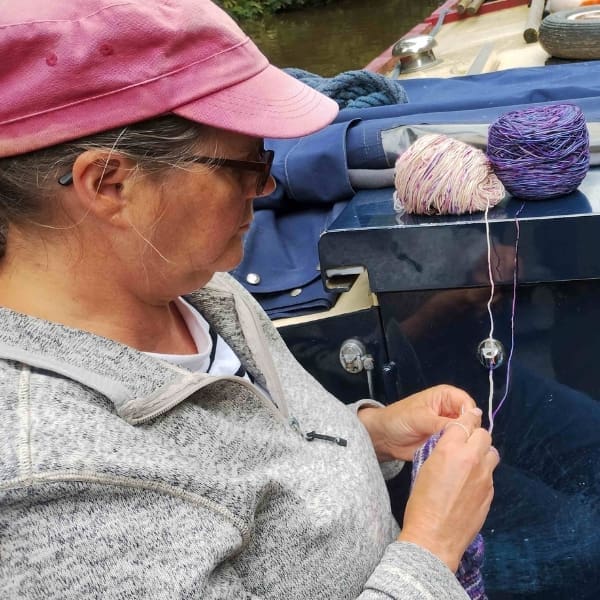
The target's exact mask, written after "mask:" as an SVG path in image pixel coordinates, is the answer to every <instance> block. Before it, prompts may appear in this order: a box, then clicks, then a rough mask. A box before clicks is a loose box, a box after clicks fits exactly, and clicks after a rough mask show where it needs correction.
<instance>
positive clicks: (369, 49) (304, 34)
mask: <svg viewBox="0 0 600 600" xmlns="http://www.w3.org/2000/svg"><path fill="white" fill-rule="evenodd" d="M440 4H441V2H439V1H437V0H436V1H426V0H423V1H421V0H374V1H370V2H369V1H366V0H337V1H334V2H333V4H330V5H327V6H321V7H318V8H312V9H303V10H300V11H292V12H286V13H278V14H276V15H273V16H269V17H264V18H263V19H262V20H260V21H255V22H248V21H247V22H244V23H243V24H242V27H243V28H244V29H245V31H246V32H247V33H248V34H249V35H250V37H252V38H253V39H254V40H255V41H256V43H257V44H258V46H259V47H260V48H261V49H262V51H263V52H264V53H265V54H266V55H267V56H268V57H269V59H270V60H271V62H273V63H274V64H276V65H277V66H279V67H300V68H302V69H306V70H308V71H312V72H313V73H317V74H319V75H323V76H331V75H335V74H337V73H340V72H341V71H347V70H350V69H358V68H361V67H363V66H365V65H366V64H367V63H368V62H370V61H371V60H372V59H373V58H375V57H376V56H378V55H379V54H380V53H381V52H382V51H383V50H385V49H386V48H388V47H389V46H390V45H391V44H393V43H394V42H395V41H396V40H397V39H398V38H400V37H402V35H404V34H405V33H406V32H407V31H408V30H409V29H411V28H412V27H413V26H414V25H416V24H417V23H420V22H421V21H422V20H423V18H424V17H426V16H428V15H429V14H431V12H432V11H433V10H435V9H436V8H437V7H438V6H439V5H440Z"/></svg>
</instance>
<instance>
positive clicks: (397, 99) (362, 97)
mask: <svg viewBox="0 0 600 600" xmlns="http://www.w3.org/2000/svg"><path fill="white" fill-rule="evenodd" d="M284 71H286V73H288V74H289V75H291V76H292V77H295V78H296V79H299V80H300V81H302V82H303V83H305V84H306V85H308V86H310V87H312V88H314V89H315V90H318V91H319V92H321V93H322V94H325V95H326V96H329V98H331V99H332V100H335V101H336V102H337V103H338V105H339V107H340V108H368V107H371V106H384V105H386V104H404V103H406V102H408V97H407V95H406V92H405V91H404V88H403V87H402V85H400V84H399V83H398V82H397V81H393V80H392V79H388V78H387V77H384V76H383V75H379V74H377V73H371V72H370V71H360V70H359V71H345V72H343V73H340V74H339V75H335V76H334V77H321V76H320V75H315V74H314V73H310V72H309V71H304V70H303V69H296V68H287V69H284Z"/></svg>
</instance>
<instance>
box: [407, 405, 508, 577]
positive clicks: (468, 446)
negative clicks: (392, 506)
mask: <svg viewBox="0 0 600 600" xmlns="http://www.w3.org/2000/svg"><path fill="white" fill-rule="evenodd" d="M480 421H481V411H480V410H479V409H477V408H476V409H469V410H467V412H466V413H465V414H464V415H463V416H461V417H460V418H459V419H458V420H456V421H454V423H455V426H451V425H447V426H446V429H445V431H444V433H443V434H442V437H441V438H440V440H439V442H438V443H437V445H436V447H435V448H434V449H433V451H432V453H431V454H430V456H429V458H428V459H427V460H426V461H425V462H424V463H423V466H422V467H421V470H420V471H419V473H418V475H417V477H416V479H415V482H414V486H413V489H412V493H411V495H410V498H409V500H408V503H407V505H406V510H405V512H404V524H403V527H402V531H401V533H400V535H399V537H398V540H399V541H405V542H412V543H414V544H417V545H419V546H421V547H423V548H426V549H427V550H429V551H430V552H431V553H433V554H435V555H436V556H438V557H439V558H440V559H441V560H442V561H443V562H444V563H446V564H447V565H448V567H449V568H450V569H451V570H452V571H456V569H457V568H458V563H459V561H460V559H461V557H462V555H463V554H464V551H465V550H466V548H467V546H468V545H469V544H470V543H471V541H472V540H473V538H474V537H475V536H476V535H477V533H478V532H479V530H480V529H481V527H482V525H483V522H484V521H485V518H486V516H487V513H488V511H489V508H490V504H491V502H492V497H493V495H494V487H493V481H492V473H493V471H494V469H495V468H496V466H497V465H498V462H499V460H500V459H499V456H498V452H497V451H496V449H495V448H494V447H493V446H492V445H491V442H492V440H491V436H490V434H489V433H488V432H487V431H486V430H485V429H481V428H480V427H479V425H480ZM458 424H460V425H458Z"/></svg>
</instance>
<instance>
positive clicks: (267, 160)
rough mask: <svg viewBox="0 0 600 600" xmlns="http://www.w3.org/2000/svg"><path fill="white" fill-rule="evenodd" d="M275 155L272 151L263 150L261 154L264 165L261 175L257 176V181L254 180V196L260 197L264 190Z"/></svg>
mask: <svg viewBox="0 0 600 600" xmlns="http://www.w3.org/2000/svg"><path fill="white" fill-rule="evenodd" d="M274 155H275V153H274V152H273V150H263V153H262V157H261V158H262V161H261V162H264V164H265V168H264V170H263V171H262V173H260V174H259V176H258V178H257V180H256V195H257V196H260V195H261V194H262V193H263V191H264V189H265V186H266V185H267V181H269V176H270V175H271V166H272V164H273V156H274Z"/></svg>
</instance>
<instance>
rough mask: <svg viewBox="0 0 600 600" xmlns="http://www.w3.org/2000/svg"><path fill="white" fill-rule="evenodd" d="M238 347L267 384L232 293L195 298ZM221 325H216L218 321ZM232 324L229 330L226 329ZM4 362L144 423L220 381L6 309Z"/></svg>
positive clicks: (0, 333)
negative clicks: (56, 379)
mask: <svg viewBox="0 0 600 600" xmlns="http://www.w3.org/2000/svg"><path fill="white" fill-rule="evenodd" d="M190 301H191V302H192V303H193V304H194V305H195V306H196V307H198V308H199V309H200V310H202V312H203V314H204V316H205V318H206V319H207V320H209V321H210V322H211V324H212V325H213V326H214V327H215V329H216V330H217V331H218V332H219V333H220V334H221V335H222V336H223V337H224V339H225V340H226V341H227V342H228V343H229V344H230V345H231V346H232V348H233V349H234V351H235V352H236V353H237V354H238V356H240V358H241V360H242V362H243V363H244V366H245V367H246V369H247V370H249V371H250V372H252V373H253V375H254V376H255V377H256V378H257V380H258V381H259V382H261V381H262V382H264V377H263V375H262V374H261V373H260V372H259V370H258V367H257V365H256V362H255V360H254V358H253V355H252V352H251V350H250V349H249V348H248V346H247V344H246V343H245V338H244V335H243V333H242V331H241V327H240V326H239V321H238V319H237V315H236V313H235V302H234V300H233V297H232V295H231V292H230V291H229V290H227V289H220V288H219V286H217V285H214V284H213V285H211V287H210V290H206V291H205V290H200V291H199V292H197V293H195V294H193V295H192V296H190ZM217 314H219V315H221V316H220V319H217V321H216V322H215V321H213V318H212V317H214V316H215V315H217ZM227 323H230V324H231V325H230V327H229V329H227V327H226V328H223V324H227ZM0 358H1V359H6V360H13V361H16V362H20V363H23V364H25V365H29V366H30V367H34V368H38V369H44V370H47V371H51V372H53V373H56V374H57V375H62V376H64V377H67V378H69V379H72V380H74V381H77V382H79V383H81V384H82V385H84V386H86V387H89V388H91V389H93V390H96V391H98V392H100V393H101V394H103V395H104V396H106V397H107V398H109V399H110V400H111V401H112V402H113V404H114V406H115V409H116V411H117V413H118V414H119V415H120V416H121V417H123V418H124V419H126V420H127V421H129V422H131V423H138V422H141V421H144V420H147V419H149V418H152V416H155V415H157V414H160V413H161V412H165V411H166V410H168V409H169V408H170V407H172V406H174V405H175V404H177V403H179V402H181V401H182V400H183V399H184V398H186V397H188V396H189V395H190V394H191V393H193V392H194V391H196V390H198V389H200V388H201V387H203V386H205V385H207V384H208V383H210V382H211V381H213V380H214V378H212V377H211V376H209V375H206V374H203V373H190V372H189V371H188V370H187V369H183V368H180V367H178V366H176V365H173V364H170V363H167V362H164V361H161V360H158V359H156V358H155V357H152V356H149V355H147V354H145V353H144V352H141V351H139V350H136V349H135V348H131V347H129V346H126V345H124V344H121V343H119V342H115V341H114V340H110V339H107V338H104V337H102V336H98V335H95V334H92V333H89V332H86V331H82V330H80V329H75V328H71V327H66V326H64V325H60V324H58V323H52V322H49V321H44V320H42V319H37V318H34V317H31V316H28V315H23V314H21V313H17V312H14V311H12V310H9V309H6V308H0Z"/></svg>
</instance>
